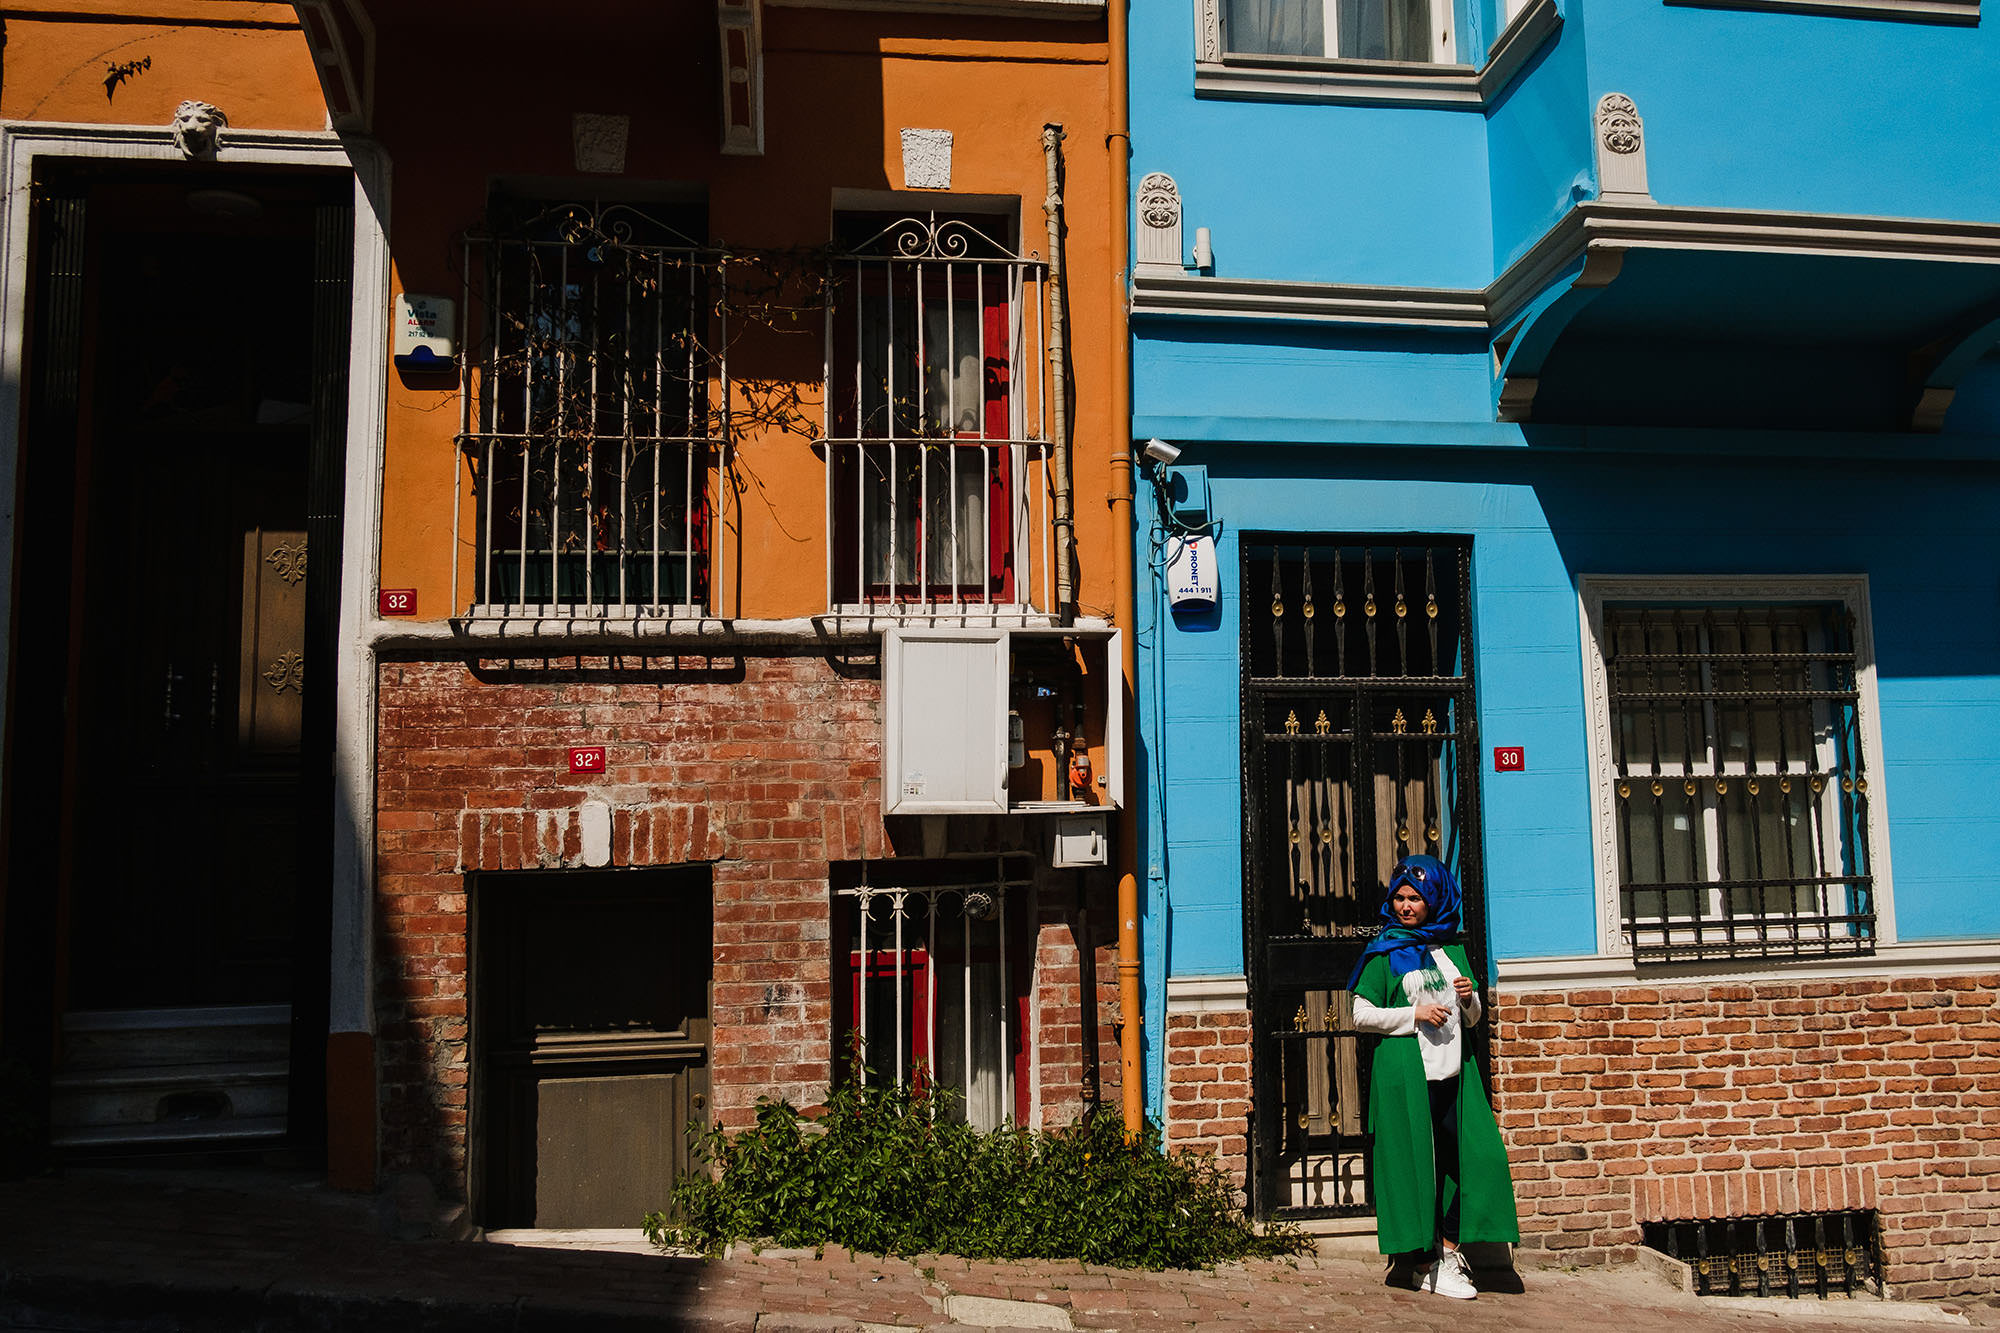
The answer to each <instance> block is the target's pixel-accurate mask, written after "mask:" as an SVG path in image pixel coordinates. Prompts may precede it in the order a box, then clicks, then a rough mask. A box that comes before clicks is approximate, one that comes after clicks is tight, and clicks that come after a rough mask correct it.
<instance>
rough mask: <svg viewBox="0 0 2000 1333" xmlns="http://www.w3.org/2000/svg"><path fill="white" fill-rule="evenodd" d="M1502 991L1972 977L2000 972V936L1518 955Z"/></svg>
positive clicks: (1506, 963)
mask: <svg viewBox="0 0 2000 1333" xmlns="http://www.w3.org/2000/svg"><path fill="white" fill-rule="evenodd" d="M1499 966H1500V980H1499V982H1498V984H1497V986H1496V989H1498V990H1502V991H1513V992H1525V991H1544V990H1574V989H1594V988H1598V987H1605V986H1685V985H1699V984H1701V983H1702V982H1708V981H1713V982H1719V983H1725V984H1729V985H1739V984H1747V983H1751V982H1764V981H1824V980H1829V979H1833V980H1842V979H1851V980H1862V979H1867V978H1874V977H1883V978H1890V977H1970V976H1990V975H1993V974H1995V973H2000V940H1985V941H1980V942H1977V943H1972V944H1959V943H1952V942H1949V941H1941V942H1937V943H1921V942H1920V943H1914V944H1890V945H1884V946H1882V947H1880V948H1878V949H1876V950H1875V952H1874V954H1873V955H1872V956H1869V957H1865V958H1802V959H1799V960H1797V961H1795V962H1781V961H1777V960H1759V961H1756V962H1743V961H1735V962H1729V961H1723V962H1709V963H1671V964H1665V965H1661V966H1648V967H1646V968H1645V969H1644V970H1641V969H1640V968H1638V967H1637V966H1635V965H1634V964H1633V962H1632V959H1631V958H1630V957H1629V956H1624V957H1621V956H1616V955H1613V956H1605V955H1597V956H1595V957H1585V958H1514V959H1506V960H1502V962H1501V963H1500V965H1499Z"/></svg>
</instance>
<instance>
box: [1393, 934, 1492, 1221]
mask: <svg viewBox="0 0 2000 1333" xmlns="http://www.w3.org/2000/svg"><path fill="white" fill-rule="evenodd" d="M1444 954H1445V957H1447V958H1449V959H1451V962H1452V966H1454V967H1456V968H1457V969H1458V970H1459V973H1460V974H1461V975H1463V976H1468V977H1469V976H1471V975H1473V972H1472V964H1471V963H1470V962H1468V961H1467V959H1466V956H1465V950H1464V949H1462V948H1460V947H1459V946H1458V945H1456V944H1448V945H1446V946H1445V950H1444ZM1354 993H1355V994H1356V995H1357V996H1359V997H1361V998H1362V999H1364V1000H1367V1001H1368V1002H1369V1003H1371V1004H1373V1005H1375V1006H1376V1007H1377V1008H1381V1009H1407V1008H1409V1007H1410V999H1409V996H1408V995H1406V994H1405V993H1404V992H1403V987H1402V986H1401V984H1400V983H1397V982H1394V981H1392V980H1391V979H1390V976H1389V959H1388V957H1387V955H1384V954H1377V955H1375V956H1374V957H1373V958H1371V959H1369V960H1368V965H1367V966H1366V967H1364V968H1363V969H1362V970H1361V978H1360V980H1359V981H1357V982H1356V983H1355V986H1354ZM1368 1131H1369V1133H1371V1134H1373V1135H1374V1136H1375V1147H1374V1154H1373V1156H1372V1158H1371V1159H1370V1176H1369V1180H1370V1183H1371V1184H1372V1185H1373V1187H1374V1194H1375V1228H1376V1237H1377V1242H1376V1243H1377V1245H1378V1246H1379V1248H1380V1249H1381V1251H1382V1253H1384V1254H1407V1253H1409V1252H1410V1251H1412V1250H1428V1249H1430V1248H1431V1247H1432V1246H1434V1245H1436V1244H1437V1241H1438V1219H1437V1217H1436V1215H1435V1213H1434V1211H1433V1209H1434V1207H1435V1204H1436V1199H1437V1174H1436V1163H1435V1162H1434V1160H1433V1157H1434V1154H1433V1152H1432V1150H1431V1102H1430V1091H1429V1089H1428V1088H1427V1087H1426V1086H1425V1084H1424V1058H1423V1053H1422V1052H1421V1051H1420V1050H1418V1049H1417V1038H1415V1037H1413V1036H1412V1037H1384V1038H1382V1040H1381V1041H1380V1042H1379V1043H1377V1045H1376V1047H1375V1059H1374V1063H1373V1064H1372V1065H1371V1066H1370V1078H1369V1088H1368ZM1458 1161H1459V1172H1460V1177H1461V1178H1460V1179H1458V1180H1453V1179H1451V1178H1450V1177H1446V1179H1445V1195H1444V1198H1445V1202H1446V1203H1449V1202H1450V1201H1451V1199H1452V1197H1453V1195H1454V1193H1455V1194H1456V1195H1457V1197H1458V1201H1459V1203H1458V1212H1459V1218H1458V1236H1457V1239H1458V1240H1461V1241H1509V1242H1513V1241H1518V1240H1520V1239H1521V1224H1520V1221H1519V1219H1518V1217H1517V1216H1516V1214H1515V1211H1514V1181H1513V1178H1512V1177H1510V1176H1509V1175H1508V1174H1507V1149H1506V1147H1505V1145H1503V1144H1502V1143H1501V1142H1500V1126H1499V1124H1498V1123H1497V1122H1496V1121H1495V1120H1494V1119H1493V1108H1492V1107H1491V1106H1489V1105H1488V1104H1487V1101H1486V1090H1485V1089H1484V1088H1483V1087H1482V1086H1481V1085H1480V1082H1479V1070H1478V1069H1477V1068H1476V1067H1475V1066H1474V1065H1473V1063H1472V1061H1471V1060H1470V1059H1468V1060H1466V1062H1465V1065H1464V1067H1463V1068H1462V1069H1461V1071H1460V1073H1459V1078H1458Z"/></svg>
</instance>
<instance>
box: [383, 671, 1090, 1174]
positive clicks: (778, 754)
mask: <svg viewBox="0 0 2000 1333" xmlns="http://www.w3.org/2000/svg"><path fill="white" fill-rule="evenodd" d="M535 666H536V668H537V669H532V670H531V669H525V668H523V669H508V668H507V667H506V666H505V665H504V664H486V666H483V667H482V668H481V669H480V670H479V671H477V672H475V671H473V670H469V669H468V668H467V667H466V665H465V664H464V663H462V662H396V661H390V662H385V663H383V664H382V666H381V668H380V671H381V677H380V688H381V692H380V698H379V708H380V716H379V731H380V748H379V758H378V775H377V806H378V813H377V819H378V829H379V847H378V855H377V862H376V865H377V875H378V879H377V966H376V974H377V979H378V1015H379V1022H380V1060H381V1087H382V1107H381V1116H382V1135H381V1151H382V1163H383V1169H384V1171H385V1173H386V1174H387V1175H391V1176H393V1175H395V1174H397V1173H399V1172H404V1171H420V1172H424V1173H426V1174H429V1175H432V1176H434V1177H435V1178H437V1179H438V1180H439V1181H440V1182H441V1183H443V1184H444V1186H445V1187H446V1188H447V1189H448V1190H451V1191H454V1192H456V1191H458V1190H462V1188H463V1183H464V1175H465V1166H466V1113H467V1096H468V1084H469V1052H468V1046H467V1026H466V1018H467V1007H466V998H467V997H466V945H467V939H466V901H467V894H466V887H467V882H466V873H467V872H468V871H474V870H512V869H520V868H532V867H536V866H545V867H555V866H563V865H578V864H581V857H582V853H583V830H582V820H581V817H580V813H579V812H580V810H581V808H582V807H583V805H584V803H585V802H586V801H599V802H603V803H605V804H606V805H608V806H609V807H610V808H611V810H612V812H613V815H612V825H611V828H612V838H611V864H613V865H619V866H625V865H670V864H677V863H685V862H697V861H708V862H712V863H713V865H714V893H715V954H714V967H715V971H714V982H715V985H714V1013H713V1019H714V1036H713V1042H712V1045H711V1071H712V1072H711V1090H712V1096H713V1109H714V1113H715V1114H716V1115H717V1116H718V1117H719V1118H720V1119H721V1120H722V1121H723V1122H724V1123H725V1124H728V1125H732V1126H740V1125H743V1124H746V1123H748V1121H749V1118H750V1110H751V1107H752V1105H753V1104H754V1102H755V1100H756V1098H757V1097H758V1096H759V1095H760V1094H763V1093H771V1094H774V1095H779V1096H784V1097H788V1098H790V1099H792V1100H793V1101H794V1102H795V1103H798V1104H801V1105H809V1104H811V1103H813V1102H816V1101H818V1100H819V1098H820V1096H821V1095H822V1092H823V1089H824V1087H825V1084H826V1081H827V1077H828V1073H829V1060H830V1058H831V1036H832V1034H831V1030H830V1029H831V1023H832V995H831V989H830V987H831V980H830V972H831V968H830V955H829V948H830V946H829V942H828V923H829V910H828V883H827V873H828V867H827V863H828V862H829V861H839V860H852V859H858V858H862V857H880V856H884V855H887V854H889V851H890V848H889V844H888V840H887V837H886V836H885V830H884V827H883V820H882V815H881V789H880V786H879V781H878V774H879V771H880V753H879V752H880V736H881V722H880V717H879V711H878V710H879V706H880V705H879V699H880V684H879V682H877V681H875V680H871V679H856V678H851V677H847V676H845V675H843V674H839V673H837V672H836V671H835V669H834V667H833V666H832V665H831V664H829V663H828V662H827V661H826V660H825V659H823V658H820V657H817V656H812V655H795V656H786V655H778V656H764V657H741V658H738V657H728V658H718V659H708V658H700V659H693V660H690V659H686V658H683V659H680V660H679V661H675V660H673V659H662V658H657V657H655V658H647V659H643V660H634V659H626V660H624V661H623V662H612V661H607V660H604V659H588V658H586V659H577V658H569V659H563V660H561V661H559V662H556V663H552V664H548V665H547V666H546V667H544V666H543V664H540V663H537V664H535ZM489 667H490V668H491V669H487V668H489ZM579 744H589V745H604V746H605V747H606V749H607V755H606V759H607V772H606V773H604V774H602V775H592V776H588V777H584V776H576V777H573V776H571V775H570V774H569V772H568V767H567V747H569V746H571V745H579ZM1103 915H1104V917H1105V919H1106V920H1107V921H1108V920H1109V919H1110V916H1111V914H1110V913H1109V912H1108V911H1107V912H1105V913H1103ZM1043 935H1044V939H1043V941H1042V945H1041V947H1040V948H1039V949H1038V957H1037V962H1038V969H1039V971H1040V975H1039V976H1038V979H1037V980H1038V984H1043V983H1045V984H1046V987H1047V989H1046V991H1045V993H1044V995H1043V997H1042V999H1043V1004H1044V1006H1045V1008H1046V1010H1047V1013H1046V1015H1045V1018H1046V1019H1047V1020H1048V1021H1050V1022H1051V1023H1052V1025H1053V1027H1054V1028H1055V1029H1057V1031H1049V1032H1047V1034H1046V1035H1047V1040H1046V1041H1045V1043H1044V1047H1043V1049H1042V1050H1041V1051H1040V1052H1038V1056H1039V1059H1040V1064H1041V1067H1042V1069H1043V1071H1044V1075H1043V1079H1044V1094H1045V1097H1046V1096H1049V1095H1053V1096H1054V1097H1055V1099H1056V1101H1058V1102H1060V1103H1062V1104H1064V1105H1067V1104H1068V1103H1069V1102H1070V1101H1071V1100H1073V1099H1074V1097H1075V1096H1076V1095H1077V1094H1076V1093H1075V1091H1074V1090H1075V1089H1077V1088H1080V1087H1081V1086H1082V1083H1083V1081H1084V1074H1083V1065H1084V1060H1083V1058H1082V1056H1081V1054H1080V1053H1079V1051H1078V1049H1077V1048H1078V1045H1079V1038H1080V1033H1081V1019H1080V1017H1078V1015H1080V1013H1081V1000H1082V991H1081V989H1080V987H1079V982H1078V977H1079V968H1078V962H1077V956H1076V951H1075V942H1074V934H1073V932H1072V933H1065V932H1063V931H1061V930H1059V929H1055V928H1051V927H1050V926H1048V925H1047V924H1045V927H1044V931H1043ZM1099 973H1100V977H1102V976H1105V975H1107V974H1109V964H1108V962H1104V963H1101V964H1100V968H1099ZM1100 992H1102V987H1100ZM1111 994H1112V997H1113V999H1114V1000H1115V985H1114V987H1113V991H1112V992H1111ZM1113 1011H1114V1012H1115V1005H1114V1006H1113ZM1058 1034H1059V1035H1060V1040H1058ZM1106 1050H1107V1052H1108V1055H1107V1057H1106V1058H1107V1059H1108V1061H1109V1062H1110V1063H1111V1066H1112V1068H1113V1072H1114V1076H1115V1061H1116V1048H1115V1045H1114V1046H1109V1047H1107V1048H1106ZM1050 1109H1051V1110H1053V1108H1050Z"/></svg>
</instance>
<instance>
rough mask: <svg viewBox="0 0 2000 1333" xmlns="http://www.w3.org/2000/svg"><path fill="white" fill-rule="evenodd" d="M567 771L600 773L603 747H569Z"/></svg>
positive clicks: (602, 765)
mask: <svg viewBox="0 0 2000 1333" xmlns="http://www.w3.org/2000/svg"><path fill="white" fill-rule="evenodd" d="M569 771H570V772H572V773H602V772H603V771H604V747H603V746H602V745H572V746H570V747H569Z"/></svg>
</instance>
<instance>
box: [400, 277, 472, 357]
mask: <svg viewBox="0 0 2000 1333" xmlns="http://www.w3.org/2000/svg"><path fill="white" fill-rule="evenodd" d="M456 315H457V307H456V306H454V305H453V303H452V302H451V300H450V299H449V298H447V297H443V296H421V295H418V294H417V293H416V292H403V293H400V294H399V295H398V296H397V297H396V368H397V369H398V370H413V371H439V370H454V369H456V368H457V367H456V365H455V363H454V362H453V360H452V356H453V352H454V349H453V347H452V330H453V329H454V328H455V327H456V325H455V323H454V321H455V319H456Z"/></svg>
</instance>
